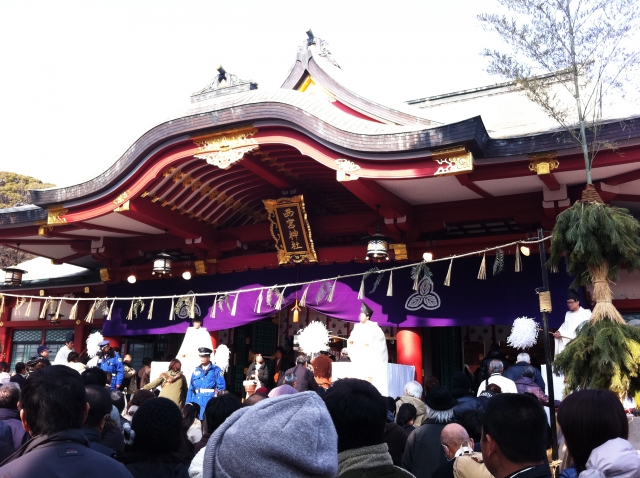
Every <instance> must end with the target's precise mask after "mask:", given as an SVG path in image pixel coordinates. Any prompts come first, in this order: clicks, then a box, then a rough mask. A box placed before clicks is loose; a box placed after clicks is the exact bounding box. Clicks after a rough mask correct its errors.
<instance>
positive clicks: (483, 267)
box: [478, 252, 487, 280]
mask: <svg viewBox="0 0 640 478" xmlns="http://www.w3.org/2000/svg"><path fill="white" fill-rule="evenodd" d="M478 279H480V280H487V253H486V252H485V253H484V254H482V262H481V263H480V270H479V271H478Z"/></svg>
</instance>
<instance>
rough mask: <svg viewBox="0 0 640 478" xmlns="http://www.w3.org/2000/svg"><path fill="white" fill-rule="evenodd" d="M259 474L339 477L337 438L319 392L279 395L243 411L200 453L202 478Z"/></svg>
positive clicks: (211, 439)
mask: <svg viewBox="0 0 640 478" xmlns="http://www.w3.org/2000/svg"><path fill="white" fill-rule="evenodd" d="M248 457H250V458H248ZM256 466H257V467H258V469H256ZM257 474H259V475H260V476H277V477H282V478H286V477H292V478H293V477H327V478H333V477H335V476H337V474H338V435H337V434H336V430H335V427H334V426H333V422H332V421H331V416H330V415H329V411H328V410H327V407H326V406H325V405H324V402H323V401H322V399H321V398H320V397H319V396H318V394H317V393H315V392H301V393H295V394H292V395H282V396H280V397H276V398H269V399H267V400H262V401H260V402H258V403H257V404H255V405H254V406H252V407H245V408H241V409H240V410H238V411H236V412H235V413H233V415H231V416H230V417H229V418H227V419H226V420H225V422H224V423H223V424H222V425H220V427H219V428H218V429H217V430H216V431H215V433H214V434H213V435H212V436H211V438H210V439H209V442H208V443H207V449H206V451H205V453H204V466H203V474H202V476H203V478H213V477H214V476H215V477H216V478H217V477H224V478H236V477H237V478H246V477H247V476H257Z"/></svg>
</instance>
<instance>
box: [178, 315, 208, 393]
mask: <svg viewBox="0 0 640 478" xmlns="http://www.w3.org/2000/svg"><path fill="white" fill-rule="evenodd" d="M202 347H205V348H208V349H210V348H211V336H210V335H209V331H208V330H207V329H205V328H204V327H202V319H201V318H200V316H199V315H196V316H195V317H194V318H193V319H191V327H189V328H188V329H187V332H186V333H185V334H184V339H183V340H182V345H181V346H180V350H178V355H177V356H176V358H177V359H178V360H180V362H181V363H182V374H183V375H184V377H185V378H186V379H187V383H189V380H191V374H192V373H193V371H194V370H195V368H196V367H197V366H198V365H200V356H199V354H198V349H200V348H202Z"/></svg>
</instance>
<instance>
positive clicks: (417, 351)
mask: <svg viewBox="0 0 640 478" xmlns="http://www.w3.org/2000/svg"><path fill="white" fill-rule="evenodd" d="M396 340H397V344H396V347H397V351H398V363H399V364H402V365H413V366H414V367H415V368H416V375H415V379H416V380H417V381H418V382H420V383H422V331H421V330H420V328H417V327H401V328H399V329H398V333H397V335H396Z"/></svg>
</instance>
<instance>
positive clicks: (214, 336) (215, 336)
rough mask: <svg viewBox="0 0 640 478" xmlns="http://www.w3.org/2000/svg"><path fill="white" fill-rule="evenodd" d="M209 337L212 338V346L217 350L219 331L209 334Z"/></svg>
mask: <svg viewBox="0 0 640 478" xmlns="http://www.w3.org/2000/svg"><path fill="white" fill-rule="evenodd" d="M209 335H210V336H211V346H212V348H213V350H215V349H217V348H218V331H217V330H214V331H213V332H209Z"/></svg>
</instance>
